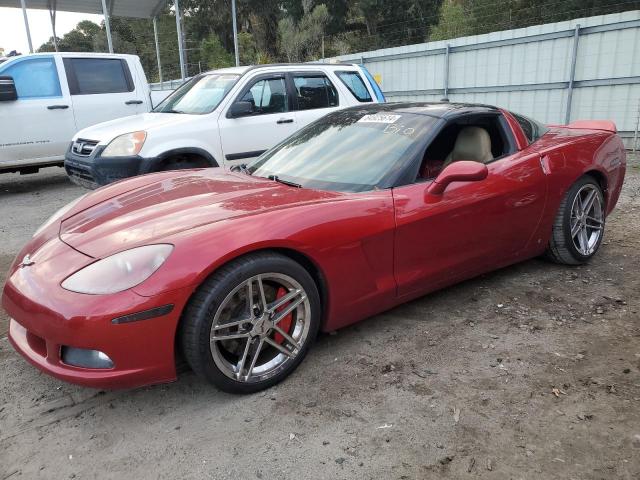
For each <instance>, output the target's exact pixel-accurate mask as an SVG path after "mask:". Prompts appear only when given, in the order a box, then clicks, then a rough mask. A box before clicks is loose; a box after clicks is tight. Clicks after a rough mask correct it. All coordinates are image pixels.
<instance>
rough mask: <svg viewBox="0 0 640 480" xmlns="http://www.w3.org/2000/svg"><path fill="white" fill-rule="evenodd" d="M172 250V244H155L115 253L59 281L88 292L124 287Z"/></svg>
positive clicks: (147, 273) (148, 272)
mask: <svg viewBox="0 0 640 480" xmlns="http://www.w3.org/2000/svg"><path fill="white" fill-rule="evenodd" d="M172 250H173V245H169V244H159V245H146V246H144V247H136V248H132V249H131V250H125V251H124V252H120V253H116V254H115V255H111V256H110V257H107V258H104V259H102V260H98V261H97V262H95V263H92V264H91V265H88V266H86V267H85V268H83V269H82V270H79V271H77V272H76V273H74V274H73V275H71V276H70V277H68V278H67V279H66V280H65V281H64V282H62V288H64V289H65V290H70V291H72V292H77V293H88V294H90V295H106V294H108V293H117V292H122V291H124V290H128V289H129V288H133V287H135V286H136V285H139V284H141V283H142V282H144V281H145V280H146V279H147V278H149V277H150V276H151V275H152V274H153V272H155V271H156V270H157V269H158V268H160V265H162V264H163V263H164V262H165V260H166V259H167V258H168V257H169V254H170V253H171V251H172Z"/></svg>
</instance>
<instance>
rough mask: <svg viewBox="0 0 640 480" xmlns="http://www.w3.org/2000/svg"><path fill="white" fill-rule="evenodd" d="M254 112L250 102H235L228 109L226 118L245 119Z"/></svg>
mask: <svg viewBox="0 0 640 480" xmlns="http://www.w3.org/2000/svg"><path fill="white" fill-rule="evenodd" d="M253 112H254V110H253V103H251V102H235V103H232V104H231V107H229V111H228V112H227V118H238V117H246V116H247V115H251V114H252V113H253Z"/></svg>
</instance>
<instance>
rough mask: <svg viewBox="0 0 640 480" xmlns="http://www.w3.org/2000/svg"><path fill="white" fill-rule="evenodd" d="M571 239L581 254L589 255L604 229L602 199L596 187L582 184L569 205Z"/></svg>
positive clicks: (594, 248) (596, 245)
mask: <svg viewBox="0 0 640 480" xmlns="http://www.w3.org/2000/svg"><path fill="white" fill-rule="evenodd" d="M570 226H571V240H572V241H573V245H574V247H575V248H576V249H577V250H578V252H580V254H581V255H584V256H589V255H591V254H592V253H593V252H594V251H595V250H596V248H597V247H598V244H599V242H600V237H601V236H602V232H603V229H604V201H603V199H602V195H601V193H600V191H599V190H598V188H597V187H596V186H595V185H592V184H586V185H584V186H583V187H582V188H581V189H580V190H578V193H577V194H576V196H575V197H574V199H573V204H572V206H571V220H570Z"/></svg>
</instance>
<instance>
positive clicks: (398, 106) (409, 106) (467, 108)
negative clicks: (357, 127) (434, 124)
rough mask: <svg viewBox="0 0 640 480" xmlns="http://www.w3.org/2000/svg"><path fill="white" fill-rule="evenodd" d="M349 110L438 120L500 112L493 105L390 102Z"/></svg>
mask: <svg viewBox="0 0 640 480" xmlns="http://www.w3.org/2000/svg"><path fill="white" fill-rule="evenodd" d="M348 110H366V111H371V112H398V113H414V114H418V115H428V116H430V117H436V118H451V117H455V116H458V115H466V114H469V113H494V114H495V113H498V112H499V111H500V110H499V109H498V108H497V107H494V106H492V105H482V104H474V103H451V102H388V103H373V104H369V105H361V106H357V107H351V108H350V109H348Z"/></svg>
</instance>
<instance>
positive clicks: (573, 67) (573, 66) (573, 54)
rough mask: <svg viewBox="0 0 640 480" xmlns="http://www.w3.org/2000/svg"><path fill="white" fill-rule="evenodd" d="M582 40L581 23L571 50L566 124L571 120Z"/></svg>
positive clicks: (574, 36)
mask: <svg viewBox="0 0 640 480" xmlns="http://www.w3.org/2000/svg"><path fill="white" fill-rule="evenodd" d="M579 41H580V24H578V25H576V28H575V31H574V33H573V52H571V72H570V73H569V86H568V87H567V88H568V90H567V109H566V111H565V115H564V123H565V125H567V124H569V122H570V121H571V101H572V99H573V84H574V79H575V76H576V60H577V58H578V42H579Z"/></svg>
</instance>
